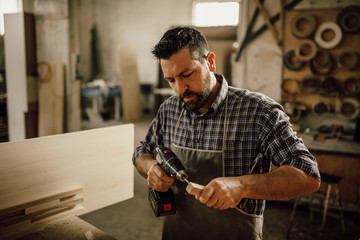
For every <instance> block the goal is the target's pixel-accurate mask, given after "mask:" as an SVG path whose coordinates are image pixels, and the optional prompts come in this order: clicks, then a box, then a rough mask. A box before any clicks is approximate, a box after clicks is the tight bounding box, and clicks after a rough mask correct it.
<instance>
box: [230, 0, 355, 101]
mask: <svg viewBox="0 0 360 240" xmlns="http://www.w3.org/2000/svg"><path fill="white" fill-rule="evenodd" d="M285 2H286V3H288V2H290V1H285ZM359 4H360V2H359V1H356V0H344V1H341V0H316V1H314V0H303V1H301V2H300V3H299V4H297V5H296V6H295V7H294V9H296V10H300V9H322V8H342V7H346V6H349V5H359ZM263 5H264V9H265V10H266V12H267V14H268V16H269V17H270V18H271V17H272V16H274V15H275V14H277V13H279V12H280V1H264V4H263ZM255 8H256V3H255V1H249V0H246V1H242V8H241V13H240V18H241V19H240V21H239V27H238V42H239V45H241V44H242V41H243V40H244V38H245V35H246V31H247V27H248V24H249V23H250V20H251V18H252V15H253V13H254V11H255ZM284 21H286V19H285V20H284ZM264 24H266V23H265V21H264V18H263V17H262V15H261V14H259V16H258V18H257V20H256V22H255V25H254V27H253V31H256V30H257V29H259V27H261V26H263V25H264ZM274 27H275V30H276V32H277V33H278V34H279V33H280V21H277V22H276V23H275V24H274ZM232 63H233V66H232V69H233V71H232V75H233V76H232V79H233V84H234V85H235V86H238V87H242V88H246V89H249V90H252V91H259V92H262V93H264V94H266V95H268V96H270V97H271V98H273V99H274V100H276V101H280V100H281V86H280V85H281V78H282V76H281V75H282V74H281V72H282V46H281V47H279V46H278V45H277V43H276V41H275V39H274V37H273V36H272V34H271V32H270V31H269V30H266V31H265V32H264V33H263V34H261V35H260V36H259V37H258V38H256V39H254V40H253V41H252V42H251V43H249V44H248V45H247V47H246V48H245V49H244V51H243V53H242V55H241V57H240V58H239V60H238V61H235V54H234V56H233V61H232ZM259 69H261V71H259Z"/></svg>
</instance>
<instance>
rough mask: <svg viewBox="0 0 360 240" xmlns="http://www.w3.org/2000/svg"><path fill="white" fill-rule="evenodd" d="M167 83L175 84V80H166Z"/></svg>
mask: <svg viewBox="0 0 360 240" xmlns="http://www.w3.org/2000/svg"><path fill="white" fill-rule="evenodd" d="M167 81H168V82H169V83H174V82H175V79H167Z"/></svg>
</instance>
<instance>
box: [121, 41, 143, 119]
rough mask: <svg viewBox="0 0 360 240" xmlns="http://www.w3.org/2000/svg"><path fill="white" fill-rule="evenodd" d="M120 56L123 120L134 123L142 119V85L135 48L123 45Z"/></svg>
mask: <svg viewBox="0 0 360 240" xmlns="http://www.w3.org/2000/svg"><path fill="white" fill-rule="evenodd" d="M118 56H119V62H120V81H121V98H122V109H123V120H124V121H125V122H134V121H137V120H139V119H140V118H141V106H140V85H139V77H138V69H137V62H136V61H137V59H136V48H135V46H134V45H130V44H129V45H128V44H123V45H121V46H120V47H119V50H118Z"/></svg>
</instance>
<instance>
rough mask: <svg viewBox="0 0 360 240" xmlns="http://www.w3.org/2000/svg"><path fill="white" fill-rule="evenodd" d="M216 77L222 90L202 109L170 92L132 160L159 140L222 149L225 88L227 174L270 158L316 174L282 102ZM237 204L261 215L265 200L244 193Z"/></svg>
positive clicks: (261, 168)
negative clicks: (194, 108)
mask: <svg viewBox="0 0 360 240" xmlns="http://www.w3.org/2000/svg"><path fill="white" fill-rule="evenodd" d="M216 77H217V79H218V81H219V82H221V90H220V92H219V94H218V96H217V98H216V99H215V100H214V102H213V103H212V105H211V107H210V109H209V111H207V112H206V113H204V114H199V113H195V112H193V111H191V110H189V109H186V107H185V105H184V103H183V102H182V101H180V99H179V98H178V97H177V96H171V97H169V98H168V99H167V100H166V101H165V102H164V103H163V104H162V105H161V106H160V108H159V111H158V113H157V116H156V117H155V119H154V120H153V121H152V123H151V126H150V128H149V130H148V132H147V134H146V136H145V139H144V140H143V141H141V142H140V146H138V147H137V148H136V149H135V152H134V155H133V163H134V164H136V159H137V158H138V157H139V156H140V155H142V154H145V153H153V152H154V149H155V147H156V145H157V144H160V145H164V146H166V147H169V148H170V147H171V145H172V144H173V143H174V144H176V145H178V146H182V147H188V148H194V149H203V150H218V151H221V150H222V145H223V129H224V125H223V124H224V116H225V102H226V95H227V94H228V95H229V96H228V112H227V120H226V124H227V128H226V142H225V148H224V153H225V176H229V177H232V176H242V175H248V174H257V173H266V172H269V171H270V167H271V163H272V164H274V165H275V166H277V167H280V166H283V165H290V166H293V167H296V168H298V169H301V170H302V171H304V172H305V173H307V174H308V175H310V176H312V177H314V178H316V179H320V174H319V170H318V165H317V162H316V160H315V158H314V157H313V156H312V155H311V154H310V152H309V151H308V149H307V148H306V147H305V145H304V143H303V141H302V140H301V139H299V138H297V136H296V133H295V132H293V131H292V128H291V125H290V123H289V118H288V116H287V115H286V114H285V113H284V111H283V108H282V106H281V105H280V104H278V103H276V102H275V101H273V100H272V99H270V98H268V97H266V96H265V95H263V94H260V93H254V92H250V91H248V90H244V89H238V88H234V87H231V86H228V84H227V82H226V80H225V79H224V78H223V77H222V76H221V75H219V74H216ZM184 107H185V111H184V113H183V115H182V116H181V119H180V121H179V124H178V129H177V132H176V133H175V126H176V123H177V121H178V119H179V116H180V113H181V111H182V109H183V108H184ZM174 134H175V136H174ZM219 164H221V159H219ZM237 207H238V208H239V209H241V210H242V211H244V212H246V213H249V214H256V215H262V214H263V212H264V209H265V201H264V200H256V199H242V200H241V202H240V203H239V205H238V206H237Z"/></svg>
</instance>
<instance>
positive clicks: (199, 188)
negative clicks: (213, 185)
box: [186, 182, 205, 196]
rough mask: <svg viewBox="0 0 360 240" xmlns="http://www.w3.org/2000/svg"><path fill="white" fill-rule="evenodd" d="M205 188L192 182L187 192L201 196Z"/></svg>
mask: <svg viewBox="0 0 360 240" xmlns="http://www.w3.org/2000/svg"><path fill="white" fill-rule="evenodd" d="M204 187H205V186H203V185H200V184H197V183H194V182H190V183H189V184H188V185H187V187H186V191H187V192H188V193H189V194H191V195H194V196H197V195H200V193H201V191H202V190H203V189H204Z"/></svg>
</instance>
